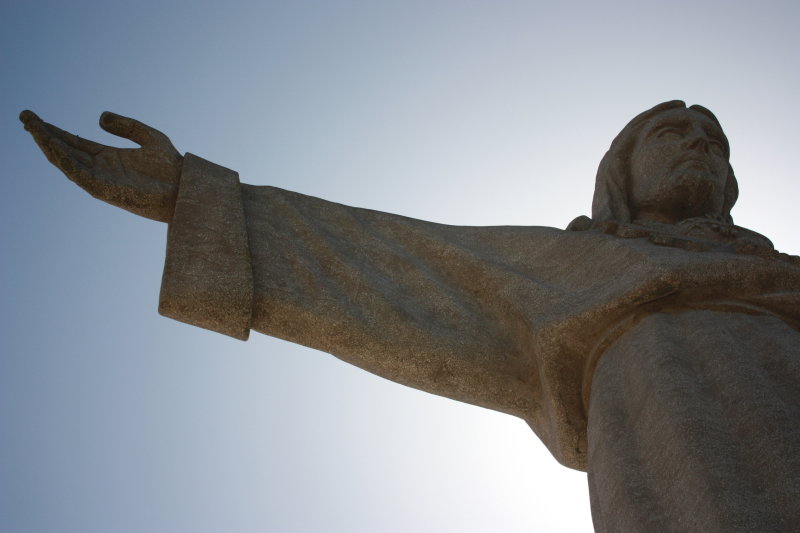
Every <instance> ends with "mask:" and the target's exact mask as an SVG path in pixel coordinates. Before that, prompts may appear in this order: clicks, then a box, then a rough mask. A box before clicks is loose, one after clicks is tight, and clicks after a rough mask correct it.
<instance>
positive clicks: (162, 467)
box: [0, 0, 800, 533]
mask: <svg viewBox="0 0 800 533" xmlns="http://www.w3.org/2000/svg"><path fill="white" fill-rule="evenodd" d="M798 23H800V7H798V4H797V3H793V2H770V1H766V2H760V3H758V4H756V3H755V2H743V1H738V2H737V1H727V2H710V1H696V2H669V3H662V2H604V3H591V4H590V3H581V2H560V3H557V4H556V3H553V2H513V1H508V2H506V1H502V2H488V1H483V2H478V1H472V2H470V1H462V2H436V1H428V2H415V1H408V2H355V1H354V2H349V1H348V2H344V1H336V0H331V1H328V2H321V1H320V2H311V1H303V0H301V1H295V2H236V1H234V2H231V3H229V4H228V5H224V6H223V5H222V3H211V2H163V3H156V2H147V1H145V2H137V3H132V2H131V3H125V2H108V1H105V2H95V1H76V2H25V3H23V2H14V3H12V2H6V3H5V4H4V5H3V6H2V7H0V69H1V70H0V72H2V74H3V75H2V76H0V88H2V89H1V90H2V95H3V98H2V99H0V118H2V120H0V135H2V143H0V157H2V161H3V162H4V165H5V168H4V169H5V172H4V178H3V179H2V181H0V183H1V184H2V185H1V186H2V194H0V217H2V225H1V227H2V229H0V245H1V246H2V248H1V249H2V253H0V272H2V278H0V279H2V283H3V285H2V286H3V298H2V303H1V304H0V311H1V312H2V322H0V323H2V326H0V327H2V332H1V333H0V532H3V533H6V532H9V533H23V532H25V533H27V532H31V533H32V532H51V531H52V532H73V531H74V532H85V533H89V532H105V531H115V532H127V531H130V532H134V531H149V532H162V531H163V532H206V531H207V532H218V531H219V532H221V531H226V532H261V531H286V532H295V531H296V532H305V531H308V532H319V531H325V532H334V531H365V532H367V531H369V532H383V531H385V532H394V531H476V532H479V531H591V521H590V518H589V502H588V493H587V489H586V480H585V475H584V474H581V473H578V472H574V471H571V470H568V469H566V468H564V467H561V466H559V465H558V464H557V463H556V462H555V460H553V459H552V457H550V456H549V454H548V452H547V451H546V450H545V449H544V447H543V446H542V445H541V444H540V443H539V442H538V441H537V440H536V437H535V436H534V435H533V433H532V432H531V431H530V430H529V429H528V427H527V426H526V425H525V423H524V422H522V421H521V420H518V419H515V418H512V417H509V416H506V415H502V414H498V413H493V412H490V411H486V410H483V409H480V408H477V407H472V406H468V405H464V404H459V403H456V402H453V401H450V400H446V399H443V398H438V397H434V396H431V395H429V394H425V393H422V392H419V391H415V390H411V389H408V388H405V387H401V386H399V385H395V384H393V383H390V382H388V381H386V380H383V379H381V378H377V377H374V376H372V375H370V374H367V373H366V372H364V371H362V370H359V369H357V368H354V367H350V366H348V365H346V364H345V363H342V362H340V361H338V360H337V359H335V358H333V357H331V356H329V355H327V354H323V353H321V352H315V351H312V350H308V349H305V348H301V347H298V346H293V345H290V344H288V343H285V342H282V341H278V340H274V339H270V338H268V337H265V336H261V335H258V334H254V335H253V336H252V338H251V340H250V341H248V342H246V343H242V342H239V341H235V340H232V339H228V338H225V337H222V336H219V335H215V334H212V333H210V332H207V331H204V330H200V329H197V328H194V327H191V326H187V325H184V324H181V323H178V322H174V321H172V320H169V319H166V318H163V317H160V316H159V315H158V314H157V312H156V308H157V301H158V289H159V284H160V277H161V269H162V266H163V263H162V261H163V256H164V246H165V235H166V226H165V225H163V224H160V223H156V222H152V221H149V220H145V219H141V218H137V217H134V216H133V215H130V214H129V213H127V212H124V211H121V210H119V209H116V208H114V207H112V206H109V205H106V204H103V203H101V202H98V201H96V200H94V199H92V198H91V197H90V196H89V195H87V194H86V193H84V192H83V191H81V190H80V189H78V188H77V187H76V186H75V185H73V184H72V183H70V182H69V181H68V180H67V179H65V178H64V177H63V176H62V175H61V174H60V173H59V172H58V171H57V170H56V169H55V168H53V167H51V166H50V165H49V163H47V161H46V160H45V158H44V157H43V156H42V155H41V154H40V153H38V151H37V148H36V147H35V145H34V144H33V142H32V141H31V139H30V138H29V137H28V135H27V134H26V133H25V132H24V131H23V129H22V127H21V125H20V124H19V123H18V122H17V119H16V116H17V114H18V113H19V111H21V110H22V109H26V108H30V109H33V110H35V111H36V112H37V113H39V114H40V115H41V116H42V117H43V118H45V119H46V120H48V121H51V122H53V123H55V124H58V125H60V126H61V127H63V128H65V129H68V130H71V131H73V132H75V133H78V134H79V135H81V136H84V137H89V138H93V139H96V140H99V141H101V142H105V143H109V144H116V145H119V146H129V145H130V143H127V142H126V141H120V140H118V139H116V138H114V137H112V136H111V135H109V134H107V133H105V132H102V131H101V130H100V129H99V127H98V126H97V118H98V116H99V114H100V113H101V112H102V111H104V110H112V111H115V112H118V113H121V114H124V115H128V116H133V117H136V118H138V119H140V120H142V121H143V122H146V123H148V124H151V125H153V126H155V127H157V128H159V129H160V130H162V131H163V132H165V133H166V134H167V135H169V136H170V138H171V139H172V140H173V142H174V144H175V146H176V147H177V148H178V149H179V150H180V151H181V152H186V151H190V152H192V153H195V154H198V155H200V156H202V157H205V158H207V159H210V160H212V161H214V162H216V163H219V164H221V165H225V166H228V167H230V168H233V169H235V170H237V171H238V172H239V173H240V176H241V179H242V181H244V182H247V183H252V184H265V185H266V184H269V185H275V186H278V187H283V188H286V189H291V190H295V191H299V192H302V193H306V194H311V195H314V196H319V197H322V198H326V199H329V200H334V201H338V202H341V203H345V204H349V205H357V206H362V207H370V208H373V209H379V210H384V211H389V212H393V213H400V214H403V215H407V216H412V217H416V218H421V219H426V220H434V221H438V222H446V223H451V224H467V225H494V224H518V225H545V226H555V227H562V228H563V227H564V226H566V224H568V223H569V221H570V220H572V219H573V218H574V217H575V216H577V215H580V214H589V212H590V206H591V196H592V190H593V186H594V175H595V172H596V169H597V164H598V163H599V161H600V158H601V157H602V155H603V153H604V152H605V150H606V149H607V148H608V145H609V143H610V142H611V140H612V138H613V137H614V136H615V135H616V133H617V132H618V131H619V130H620V129H621V127H622V126H623V125H624V124H625V123H626V122H627V121H628V120H629V119H630V118H632V117H633V116H634V115H635V114H637V113H638V112H640V111H643V110H644V109H647V108H649V107H651V106H652V105H654V104H656V103H659V102H662V101H665V100H671V99H683V100H686V101H687V102H688V103H699V104H702V105H705V106H706V107H709V108H710V109H711V110H712V111H714V112H715V113H716V114H717V116H718V117H719V119H720V121H721V122H722V125H723V127H724V129H725V131H726V133H727V135H728V137H729V139H730V141H731V148H732V157H731V160H732V163H733V166H734V169H735V171H736V174H737V177H738V178H739V185H740V190H741V195H740V199H739V203H738V204H737V206H736V207H735V208H734V210H733V216H734V220H735V221H736V223H737V224H739V225H742V226H745V227H749V228H751V229H753V230H755V231H758V232H760V233H763V234H765V235H766V236H768V237H770V238H771V239H772V240H773V242H774V243H775V245H776V247H777V248H778V249H780V250H782V251H786V252H789V253H794V254H798V253H800V237H798V232H797V231H796V229H795V225H796V223H795V222H794V220H793V218H794V213H795V212H796V210H797V202H798V199H800V180H798V173H797V163H796V160H795V158H796V157H797V153H798V150H797V142H798V134H797V124H800V103H798V94H800V75H799V74H798V65H800V34H798V32H797V26H798Z"/></svg>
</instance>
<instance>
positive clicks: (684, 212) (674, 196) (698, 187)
mask: <svg viewBox="0 0 800 533" xmlns="http://www.w3.org/2000/svg"><path fill="white" fill-rule="evenodd" d="M720 181H721V180H720V178H719V176H716V175H714V174H713V173H711V172H709V171H708V169H705V168H697V167H689V168H685V169H683V171H682V172H681V173H680V174H679V175H678V176H676V179H674V180H673V181H672V186H671V187H670V190H669V191H668V192H667V191H664V192H665V193H666V194H665V196H666V197H668V198H669V200H668V201H667V202H666V203H667V204H668V205H670V206H671V208H672V209H673V210H675V211H676V212H678V213H680V215H679V216H680V218H681V219H687V218H694V217H702V216H708V215H712V216H717V215H719V214H720V213H721V210H722V204H723V198H724V183H720Z"/></svg>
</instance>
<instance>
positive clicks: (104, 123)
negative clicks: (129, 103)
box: [100, 111, 175, 150]
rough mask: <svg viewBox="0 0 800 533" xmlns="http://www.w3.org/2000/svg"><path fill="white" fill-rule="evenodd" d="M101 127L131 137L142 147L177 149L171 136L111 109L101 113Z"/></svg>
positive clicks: (121, 135) (120, 135) (115, 133)
mask: <svg viewBox="0 0 800 533" xmlns="http://www.w3.org/2000/svg"><path fill="white" fill-rule="evenodd" d="M100 127H101V128H103V129H104V130H106V131H107V132H109V133H113V134H114V135H117V136H119V137H124V138H125V139H130V140H132V141H133V142H135V143H136V144H138V145H140V146H142V147H148V148H150V147H152V148H162V149H163V148H165V149H169V150H175V148H174V147H173V146H172V143H171V142H170V140H169V137H167V136H166V135H164V134H163V133H161V132H160V131H158V130H157V129H155V128H152V127H150V126H148V125H147V124H144V123H142V122H139V121H138V120H136V119H133V118H129V117H123V116H122V115H117V114H116V113H112V112H111V111H104V112H103V114H102V115H100Z"/></svg>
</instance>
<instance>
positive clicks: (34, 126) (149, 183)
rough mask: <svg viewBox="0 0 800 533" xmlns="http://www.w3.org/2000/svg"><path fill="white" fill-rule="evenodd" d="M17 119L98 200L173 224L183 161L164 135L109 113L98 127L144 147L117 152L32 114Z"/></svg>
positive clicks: (139, 123)
mask: <svg viewBox="0 0 800 533" xmlns="http://www.w3.org/2000/svg"><path fill="white" fill-rule="evenodd" d="M19 119H20V120H21V121H22V123H23V124H25V129H26V130H27V131H29V132H30V133H31V135H33V138H34V139H35V140H36V144H38V145H39V148H41V150H42V152H44V155H46V156H47V159H48V160H49V161H50V162H51V163H52V164H53V165H55V166H56V167H58V168H59V169H60V170H61V171H62V172H63V173H64V174H65V175H66V176H67V177H68V178H69V179H71V180H72V181H74V182H75V183H77V184H78V185H79V186H80V187H81V188H83V189H84V190H85V191H86V192H88V193H89V194H91V195H92V196H94V197H95V198H97V199H99V200H103V201H104V202H108V203H110V204H113V205H116V206H117V207H121V208H123V209H127V210H128V211H131V212H132V213H136V214H137V215H141V216H143V217H147V218H152V219H153V220H159V221H161V222H169V221H170V220H171V219H172V213H173V211H174V210H175V198H176V197H177V194H178V180H179V178H180V173H181V164H182V162H183V157H182V156H181V155H180V154H179V153H178V151H177V150H176V149H175V147H174V146H172V143H171V142H170V140H169V138H167V136H166V135H164V134H163V133H161V132H160V131H158V130H156V129H153V128H151V127H150V126H147V125H145V124H142V123H141V122H139V121H138V120H134V119H132V118H127V117H123V116H121V115H116V114H114V113H110V112H108V111H106V112H105V113H103V114H102V115H101V116H100V127H101V128H103V129H104V130H106V131H107V132H109V133H113V134H114V135H118V136H120V137H124V138H126V139H130V140H132V141H133V142H135V143H137V144H139V145H140V146H141V148H114V147H112V146H105V145H103V144H98V143H96V142H92V141H89V140H87V139H82V138H80V137H78V136H76V135H73V134H71V133H69V132H66V131H64V130H62V129H59V128H57V127H55V126H53V125H52V124H48V123H47V122H43V121H42V119H40V118H39V117H38V116H36V114H35V113H33V112H32V111H23V112H22V113H21V114H20V116H19Z"/></svg>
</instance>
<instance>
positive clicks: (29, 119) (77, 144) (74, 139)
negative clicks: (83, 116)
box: [19, 110, 107, 155]
mask: <svg viewBox="0 0 800 533" xmlns="http://www.w3.org/2000/svg"><path fill="white" fill-rule="evenodd" d="M19 119H20V121H22V123H23V124H24V125H25V129H26V130H27V131H29V132H31V133H32V134H33V133H34V130H35V131H36V133H38V134H39V135H40V136H41V135H45V136H48V135H49V136H55V137H57V138H59V139H61V140H62V141H63V142H65V143H67V144H68V145H70V146H72V147H73V148H77V149H78V150H82V151H84V152H86V153H87V154H89V155H95V154H97V153H98V152H100V150H102V149H103V148H107V147H106V146H104V145H102V144H99V143H96V142H94V141H90V140H89V139H83V138H81V137H78V136H77V135H73V134H72V133H69V132H68V131H64V130H62V129H61V128H59V127H57V126H54V125H53V124H50V123H48V122H45V121H43V120H42V119H41V118H39V117H38V116H37V115H36V113H34V112H33V111H28V110H25V111H23V112H22V113H20V114H19ZM35 137H36V135H34V138H35Z"/></svg>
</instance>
